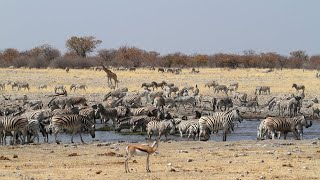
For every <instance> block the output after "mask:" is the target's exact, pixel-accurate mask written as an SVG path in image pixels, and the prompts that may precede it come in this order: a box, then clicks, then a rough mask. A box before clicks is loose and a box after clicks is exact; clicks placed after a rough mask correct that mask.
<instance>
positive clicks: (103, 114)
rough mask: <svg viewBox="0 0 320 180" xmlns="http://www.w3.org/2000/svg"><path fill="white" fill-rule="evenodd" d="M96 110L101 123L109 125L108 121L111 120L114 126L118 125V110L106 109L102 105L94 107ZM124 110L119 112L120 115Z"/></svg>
mask: <svg viewBox="0 0 320 180" xmlns="http://www.w3.org/2000/svg"><path fill="white" fill-rule="evenodd" d="M93 108H94V109H95V116H96V117H98V116H100V123H101V124H102V122H104V123H108V121H109V120H110V119H111V120H112V124H113V126H115V125H116V121H117V119H118V116H120V115H119V114H118V110H117V109H116V108H105V107H103V105H102V104H98V105H95V106H94V107H93ZM122 111H123V110H119V113H121V112H122Z"/></svg>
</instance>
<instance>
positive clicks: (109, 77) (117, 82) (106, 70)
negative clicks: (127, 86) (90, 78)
mask: <svg viewBox="0 0 320 180" xmlns="http://www.w3.org/2000/svg"><path fill="white" fill-rule="evenodd" d="M101 66H102V69H103V70H104V71H105V72H106V73H107V76H108V84H110V83H111V84H112V79H113V80H114V83H115V86H116V87H118V84H119V80H118V76H117V74H116V73H114V72H112V71H111V70H110V69H108V68H106V67H105V66H104V65H102V64H101Z"/></svg>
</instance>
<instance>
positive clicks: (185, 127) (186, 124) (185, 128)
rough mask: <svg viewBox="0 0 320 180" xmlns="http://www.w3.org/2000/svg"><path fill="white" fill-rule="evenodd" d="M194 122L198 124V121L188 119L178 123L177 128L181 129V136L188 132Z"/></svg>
mask: <svg viewBox="0 0 320 180" xmlns="http://www.w3.org/2000/svg"><path fill="white" fill-rule="evenodd" d="M193 124H198V122H196V121H194V120H186V121H181V122H180V123H179V124H178V125H176V129H177V130H178V131H179V133H180V137H183V134H184V133H186V132H187V131H188V129H189V127H190V126H191V125H193Z"/></svg>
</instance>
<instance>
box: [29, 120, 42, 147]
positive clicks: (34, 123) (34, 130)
mask: <svg viewBox="0 0 320 180" xmlns="http://www.w3.org/2000/svg"><path fill="white" fill-rule="evenodd" d="M39 131H40V122H39V121H38V120H36V119H31V120H29V121H28V126H27V133H28V135H27V142H28V143H30V142H33V140H34V138H35V137H37V142H38V144H39V134H38V132H39ZM31 135H33V137H32V138H30V136H31Z"/></svg>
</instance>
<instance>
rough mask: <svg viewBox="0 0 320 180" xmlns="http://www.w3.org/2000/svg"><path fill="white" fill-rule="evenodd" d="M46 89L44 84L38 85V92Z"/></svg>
mask: <svg viewBox="0 0 320 180" xmlns="http://www.w3.org/2000/svg"><path fill="white" fill-rule="evenodd" d="M47 88H48V86H47V85H46V84H40V85H39V86H38V89H39V90H43V89H47Z"/></svg>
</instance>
